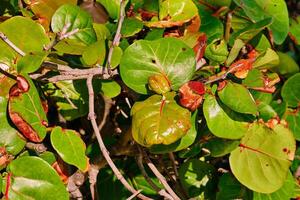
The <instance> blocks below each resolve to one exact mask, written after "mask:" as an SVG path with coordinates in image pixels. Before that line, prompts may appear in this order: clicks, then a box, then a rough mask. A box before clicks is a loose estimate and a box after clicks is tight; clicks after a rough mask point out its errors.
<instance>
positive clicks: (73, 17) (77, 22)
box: [51, 4, 97, 45]
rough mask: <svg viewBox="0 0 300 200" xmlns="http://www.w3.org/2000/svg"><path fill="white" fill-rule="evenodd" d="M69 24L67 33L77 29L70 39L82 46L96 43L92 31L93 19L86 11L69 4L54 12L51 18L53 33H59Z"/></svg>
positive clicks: (94, 34)
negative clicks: (80, 43)
mask: <svg viewBox="0 0 300 200" xmlns="http://www.w3.org/2000/svg"><path fill="white" fill-rule="evenodd" d="M67 24H69V25H70V26H69V28H68V29H67V32H71V31H74V30H75V29H78V31H77V33H75V34H73V35H71V36H70V37H69V38H70V39H75V40H78V41H80V42H83V43H84V44H87V45H88V44H92V43H94V42H96V40H97V38H96V33H95V31H94V29H93V19H92V17H91V16H90V15H89V13H87V12H86V11H84V10H82V9H80V7H78V6H76V5H71V4H65V5H63V6H61V7H60V8H59V9H57V10H56V12H55V13H54V15H53V17H52V21H51V28H52V30H53V32H54V33H59V32H61V31H62V30H63V29H64V27H65V26H66V25H67Z"/></svg>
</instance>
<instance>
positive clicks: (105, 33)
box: [93, 23, 111, 41]
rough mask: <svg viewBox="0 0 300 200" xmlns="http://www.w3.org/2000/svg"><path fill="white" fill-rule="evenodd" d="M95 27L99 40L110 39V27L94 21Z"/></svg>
mask: <svg viewBox="0 0 300 200" xmlns="http://www.w3.org/2000/svg"><path fill="white" fill-rule="evenodd" d="M93 28H94V30H95V33H96V36H97V40H98V41H99V40H106V39H109V37H110V36H111V35H110V32H109V30H108V28H107V27H106V26H105V25H104V24H96V23H94V24H93Z"/></svg>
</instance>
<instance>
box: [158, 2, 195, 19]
mask: <svg viewBox="0 0 300 200" xmlns="http://www.w3.org/2000/svg"><path fill="white" fill-rule="evenodd" d="M197 14H198V9H197V7H196V5H195V4H194V3H193V1H192V0H159V19H160V20H166V19H167V21H171V22H177V21H183V22H186V21H189V20H191V19H192V18H193V17H195V16H196V15H197Z"/></svg>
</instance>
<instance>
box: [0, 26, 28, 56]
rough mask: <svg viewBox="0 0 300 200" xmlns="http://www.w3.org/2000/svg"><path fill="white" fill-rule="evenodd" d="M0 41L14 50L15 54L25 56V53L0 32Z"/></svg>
mask: <svg viewBox="0 0 300 200" xmlns="http://www.w3.org/2000/svg"><path fill="white" fill-rule="evenodd" d="M0 39H1V40H3V42H5V43H6V44H7V45H8V46H10V47H11V48H12V49H13V50H15V52H17V53H18V54H20V55H21V56H25V55H26V53H25V52H24V51H22V50H21V49H19V48H18V47H17V46H16V45H15V44H14V43H13V42H12V41H10V40H9V39H8V38H7V36H6V35H5V34H4V33H2V32H0Z"/></svg>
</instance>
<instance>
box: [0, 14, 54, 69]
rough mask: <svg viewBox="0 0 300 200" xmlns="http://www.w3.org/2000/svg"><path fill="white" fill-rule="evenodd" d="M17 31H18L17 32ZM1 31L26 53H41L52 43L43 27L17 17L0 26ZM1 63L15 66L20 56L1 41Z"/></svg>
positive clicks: (27, 19)
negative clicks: (45, 46)
mask: <svg viewBox="0 0 300 200" xmlns="http://www.w3.org/2000/svg"><path fill="white" fill-rule="evenodd" d="M16 30H17V31H16ZM0 31H1V32H3V33H4V34H5V35H6V36H7V37H8V38H9V40H10V41H11V42H12V43H13V44H16V45H17V46H18V48H20V49H21V50H22V51H24V52H25V53H30V52H40V51H42V50H43V47H44V45H47V44H48V43H49V42H50V41H49V38H48V37H47V35H46V33H45V30H44V29H43V27H42V26H41V25H40V24H38V23H36V22H35V21H33V20H31V19H29V18H25V17H21V16H16V17H12V18H10V19H8V20H6V21H5V22H3V23H1V24H0ZM0 48H1V51H0V61H1V62H4V63H6V64H7V65H9V66H15V63H14V62H15V61H16V60H18V58H19V57H20V55H19V54H18V53H16V52H15V51H14V50H13V49H12V48H11V47H9V46H8V45H7V44H5V43H4V42H3V41H2V40H0Z"/></svg>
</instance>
